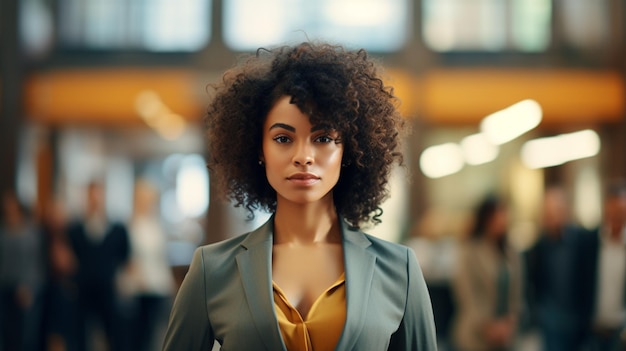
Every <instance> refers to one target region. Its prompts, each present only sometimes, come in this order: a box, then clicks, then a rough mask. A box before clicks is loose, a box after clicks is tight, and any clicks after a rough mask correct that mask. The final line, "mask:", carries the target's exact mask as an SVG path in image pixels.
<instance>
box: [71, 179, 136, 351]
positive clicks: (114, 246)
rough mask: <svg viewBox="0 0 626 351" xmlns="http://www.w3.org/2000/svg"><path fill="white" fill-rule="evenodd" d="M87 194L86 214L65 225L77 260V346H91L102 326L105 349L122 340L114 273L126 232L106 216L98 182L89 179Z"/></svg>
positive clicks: (122, 260)
mask: <svg viewBox="0 0 626 351" xmlns="http://www.w3.org/2000/svg"><path fill="white" fill-rule="evenodd" d="M86 196H87V199H86V201H87V202H86V213H85V217H84V218H83V219H77V220H74V221H72V223H70V225H69V227H68V236H69V239H70V243H71V245H72V248H73V251H74V255H75V256H76V259H77V263H78V268H77V271H76V284H77V288H78V319H77V322H78V325H77V327H78V328H79V331H78V347H79V350H81V351H82V350H91V349H92V348H91V346H93V340H94V339H95V335H97V334H95V332H96V330H103V331H104V336H105V343H106V347H107V348H108V350H120V349H121V348H122V345H124V344H125V342H124V340H122V337H121V336H122V333H121V331H120V330H117V329H116V328H117V327H118V326H120V325H121V319H120V314H119V310H118V300H117V298H118V296H117V294H118V292H117V289H116V275H117V273H118V271H119V270H120V269H121V268H122V267H123V265H125V264H126V261H127V259H128V255H129V252H130V245H129V240H128V233H127V230H126V227H125V226H124V225H123V224H121V223H113V222H110V220H109V219H108V218H107V214H106V211H105V202H104V200H105V198H104V187H103V185H102V184H101V183H98V182H92V183H90V184H89V185H88V186H87V192H86ZM96 328H97V329H96Z"/></svg>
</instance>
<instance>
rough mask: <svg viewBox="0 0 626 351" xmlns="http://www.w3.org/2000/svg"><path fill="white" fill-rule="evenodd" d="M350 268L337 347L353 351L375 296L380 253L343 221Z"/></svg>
mask: <svg viewBox="0 0 626 351" xmlns="http://www.w3.org/2000/svg"><path fill="white" fill-rule="evenodd" d="M341 225H342V232H343V233H342V234H343V252H344V266H345V271H346V322H345V325H344V329H343V332H342V333H341V337H340V338H339V342H338V343H337V347H336V348H335V350H351V349H352V348H353V347H354V344H355V343H356V341H357V340H358V338H359V334H360V333H361V329H362V328H363V324H364V322H365V318H364V313H365V312H366V310H367V306H368V304H369V298H370V295H371V290H372V289H371V284H372V277H373V275H374V264H375V263H376V256H374V255H373V254H372V253H371V252H369V251H367V249H366V248H367V247H368V246H370V245H371V242H370V241H369V240H368V239H367V237H366V236H365V235H364V234H363V233H361V232H359V231H357V230H353V229H351V228H350V227H349V226H348V225H347V224H346V223H345V222H344V221H343V220H341Z"/></svg>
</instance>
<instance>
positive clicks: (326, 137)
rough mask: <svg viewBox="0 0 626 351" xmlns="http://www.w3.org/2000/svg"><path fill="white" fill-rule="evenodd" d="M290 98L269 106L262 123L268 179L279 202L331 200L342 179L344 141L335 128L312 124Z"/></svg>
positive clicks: (264, 157)
mask: <svg viewBox="0 0 626 351" xmlns="http://www.w3.org/2000/svg"><path fill="white" fill-rule="evenodd" d="M289 101H290V97H289V96H283V97H281V98H280V99H278V101H277V102H276V104H274V106H273V107H272V108H271V109H270V111H269V112H268V114H267V117H266V119H265V123H264V125H263V153H262V155H261V160H262V161H263V162H264V163H265V172H266V176H267V180H268V181H269V183H270V185H271V186H272V188H274V190H276V193H277V197H278V199H277V200H278V203H280V202H281V201H284V200H286V201H290V202H293V203H298V204H306V203H312V202H317V201H320V200H323V201H332V189H333V187H334V186H335V184H337V181H338V180H339V174H340V171H341V159H342V156H343V144H342V143H339V142H337V141H338V139H339V137H340V135H339V133H338V132H337V131H335V130H328V129H324V128H321V127H320V126H313V125H311V123H310V121H309V116H307V115H305V114H304V113H302V112H301V111H300V110H299V109H298V107H297V106H296V105H295V104H291V103H289Z"/></svg>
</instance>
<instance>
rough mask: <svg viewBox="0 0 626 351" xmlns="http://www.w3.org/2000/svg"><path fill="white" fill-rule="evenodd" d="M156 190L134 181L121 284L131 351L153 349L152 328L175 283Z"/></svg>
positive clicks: (164, 316) (161, 316)
mask: <svg viewBox="0 0 626 351" xmlns="http://www.w3.org/2000/svg"><path fill="white" fill-rule="evenodd" d="M158 200H159V193H158V189H157V188H156V187H155V186H154V185H153V184H152V183H150V182H149V181H148V180H145V179H139V180H138V181H137V182H135V190H134V207H133V216H132V218H131V221H130V224H129V227H128V229H129V236H130V244H131V246H130V247H131V251H130V252H131V254H130V259H129V262H128V265H127V266H126V269H125V271H124V276H125V278H124V279H123V281H124V282H125V284H122V285H123V286H122V289H124V291H125V294H127V295H130V297H131V299H132V304H133V305H134V306H133V309H132V311H133V313H132V315H131V328H130V331H131V333H132V336H131V340H132V343H131V346H132V350H134V351H148V350H154V349H157V348H158V347H156V345H157V344H158V345H161V343H162V340H155V333H154V332H155V328H156V327H158V325H159V322H161V321H163V319H167V314H166V307H167V304H168V302H169V299H170V297H171V295H172V294H173V291H174V287H175V283H174V277H173V275H172V270H171V268H170V265H169V262H168V259H167V252H166V245H167V237H166V233H165V232H164V230H163V227H162V223H161V219H160V217H159V215H158V211H157V210H158V203H159V202H158Z"/></svg>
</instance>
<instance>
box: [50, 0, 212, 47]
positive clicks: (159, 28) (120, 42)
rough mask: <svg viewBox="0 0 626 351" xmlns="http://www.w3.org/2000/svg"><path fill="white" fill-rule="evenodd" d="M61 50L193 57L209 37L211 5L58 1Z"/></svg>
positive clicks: (182, 0) (172, 0) (171, 0)
mask: <svg viewBox="0 0 626 351" xmlns="http://www.w3.org/2000/svg"><path fill="white" fill-rule="evenodd" d="M59 6H60V8H59V44H60V45H61V46H62V47H64V48H73V49H76V48H77V49H95V50H147V51H154V52H192V51H197V50H199V49H201V48H202V47H204V46H205V45H206V43H207V42H208V40H209V38H210V28H211V25H210V18H211V16H210V15H211V12H210V11H211V1H210V0H133V1H128V0H59Z"/></svg>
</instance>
